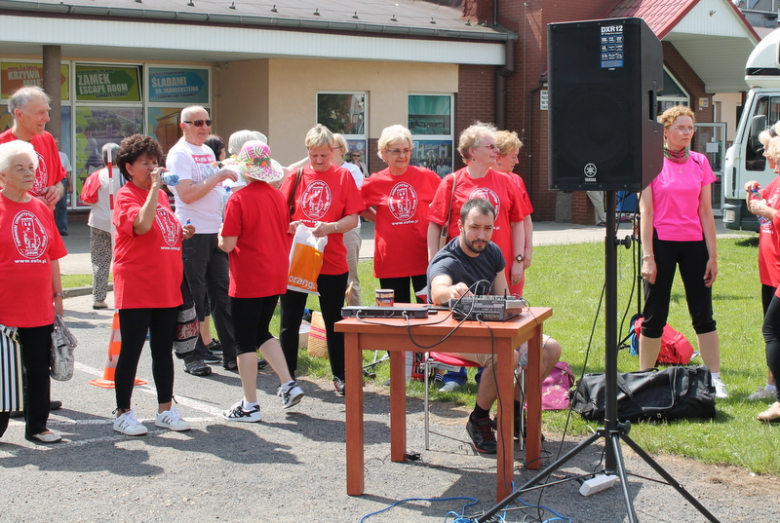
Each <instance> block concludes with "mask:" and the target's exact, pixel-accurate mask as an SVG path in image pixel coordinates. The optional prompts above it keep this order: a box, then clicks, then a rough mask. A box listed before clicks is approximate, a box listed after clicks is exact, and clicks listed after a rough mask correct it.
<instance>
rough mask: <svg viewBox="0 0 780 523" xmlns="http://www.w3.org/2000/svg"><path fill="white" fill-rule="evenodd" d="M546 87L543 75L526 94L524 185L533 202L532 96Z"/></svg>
mask: <svg viewBox="0 0 780 523" xmlns="http://www.w3.org/2000/svg"><path fill="white" fill-rule="evenodd" d="M546 85H547V74H546V73H543V74H542V76H541V77H540V78H539V87H536V88H534V89H531V91H530V92H529V93H528V115H529V117H528V141H527V142H526V143H525V150H526V151H528V183H527V184H526V190H527V191H528V197H529V198H530V199H531V200H533V197H534V192H533V188H534V171H533V168H534V153H533V143H534V95H535V94H536V93H538V92H539V91H541V90H542V89H543V88H544V87H545V86H546Z"/></svg>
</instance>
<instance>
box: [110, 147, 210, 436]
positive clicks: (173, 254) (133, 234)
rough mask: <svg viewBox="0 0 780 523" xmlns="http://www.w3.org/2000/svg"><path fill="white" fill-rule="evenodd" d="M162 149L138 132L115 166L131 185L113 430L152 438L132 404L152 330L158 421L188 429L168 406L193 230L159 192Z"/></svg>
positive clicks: (126, 200) (126, 190) (125, 207)
mask: <svg viewBox="0 0 780 523" xmlns="http://www.w3.org/2000/svg"><path fill="white" fill-rule="evenodd" d="M162 155H163V151H162V148H161V147H160V144H158V143H157V141H156V140H155V139H154V138H152V137H150V136H142V135H140V134H134V135H133V136H130V137H128V138H125V139H124V140H122V143H121V144H120V146H119V152H118V153H117V157H116V165H117V167H119V171H120V172H121V173H122V176H124V178H125V179H126V180H127V181H128V183H126V184H125V185H124V186H123V187H122V188H121V189H120V190H119V191H118V192H117V195H116V202H115V203H114V215H113V222H114V225H115V226H116V242H115V245H114V302H115V304H116V308H117V309H118V310H119V330H120V332H121V334H122V349H121V352H120V355H119V360H118V361H117V364H116V372H115V376H114V382H115V385H116V404H117V408H116V411H115V412H116V415H117V417H116V419H115V420H114V430H115V431H117V432H120V433H122V434H126V435H129V436H140V435H143V434H146V433H147V429H146V427H145V426H144V425H142V424H141V423H140V422H139V421H138V418H137V417H136V415H135V411H133V409H132V408H131V407H130V399H131V397H132V394H133V384H134V381H135V373H136V369H137V368H138V360H139V358H140V356H141V349H142V348H143V346H144V341H146V333H147V331H148V332H149V347H150V348H151V353H152V375H153V376H154V384H155V387H156V388H157V402H158V404H159V407H158V410H157V417H156V418H155V420H154V424H155V425H156V426H157V427H162V428H167V429H171V430H175V431H183V430H189V428H190V425H189V423H187V422H186V421H184V420H183V419H182V418H181V414H180V413H179V411H178V410H177V409H175V408H173V407H172V406H171V400H172V399H173V338H174V335H175V332H176V319H177V316H178V308H179V305H181V304H182V301H183V300H182V295H181V283H182V277H183V274H184V269H183V265H182V257H181V240H182V237H183V238H184V239H187V238H190V237H191V236H192V235H193V234H194V233H195V227H194V226H192V225H185V226H184V227H182V226H181V224H180V223H179V220H178V219H176V215H174V214H173V211H171V206H170V204H169V203H168V196H167V195H166V194H165V193H164V192H163V191H162V190H161V186H162V181H161V180H160V173H161V172H162V171H163V170H164V169H162V168H160V167H158V162H159V161H160V158H161V157H162Z"/></svg>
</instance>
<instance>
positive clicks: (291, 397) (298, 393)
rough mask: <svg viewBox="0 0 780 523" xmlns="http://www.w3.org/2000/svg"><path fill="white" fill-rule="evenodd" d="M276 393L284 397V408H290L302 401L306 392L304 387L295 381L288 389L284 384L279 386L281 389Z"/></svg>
mask: <svg viewBox="0 0 780 523" xmlns="http://www.w3.org/2000/svg"><path fill="white" fill-rule="evenodd" d="M276 395H277V396H279V397H280V398H282V408H284V409H289V408H290V407H294V406H295V405H297V404H298V403H300V402H301V400H302V399H303V395H304V393H303V389H301V388H300V387H299V386H298V384H297V383H296V382H295V381H293V385H292V386H291V387H290V388H288V389H287V390H286V391H285V390H284V386H282V387H279V390H277V391H276Z"/></svg>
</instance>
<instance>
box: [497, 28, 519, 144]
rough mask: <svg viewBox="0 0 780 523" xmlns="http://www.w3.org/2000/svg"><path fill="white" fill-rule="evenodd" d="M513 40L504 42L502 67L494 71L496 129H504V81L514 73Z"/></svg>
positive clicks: (514, 43) (515, 43)
mask: <svg viewBox="0 0 780 523" xmlns="http://www.w3.org/2000/svg"><path fill="white" fill-rule="evenodd" d="M515 45H517V42H515V41H514V40H507V41H506V42H504V50H505V51H504V65H503V67H501V69H498V70H497V71H496V127H498V128H499V129H506V79H507V77H508V76H510V75H511V74H512V73H514V72H515Z"/></svg>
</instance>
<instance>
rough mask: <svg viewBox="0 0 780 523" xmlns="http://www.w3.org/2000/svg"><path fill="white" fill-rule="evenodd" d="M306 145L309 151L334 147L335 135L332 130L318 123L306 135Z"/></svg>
mask: <svg viewBox="0 0 780 523" xmlns="http://www.w3.org/2000/svg"><path fill="white" fill-rule="evenodd" d="M304 144H305V145H306V148H307V149H313V148H315V147H333V133H332V132H330V129H328V128H327V127H325V126H324V125H322V124H321V123H318V124H317V125H315V126H314V127H312V128H311V129H309V132H308V133H306V139H305V140H304Z"/></svg>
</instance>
